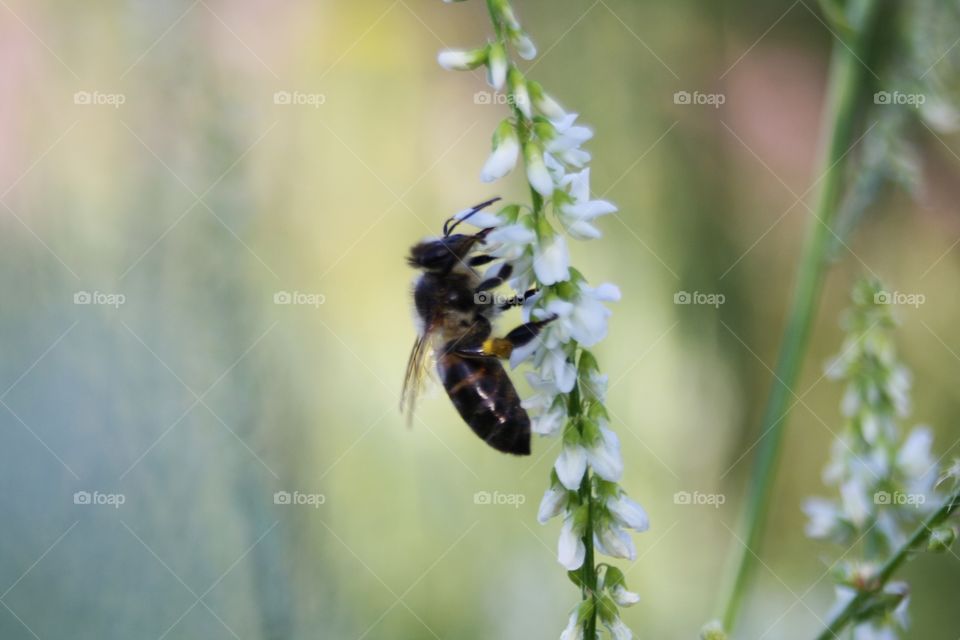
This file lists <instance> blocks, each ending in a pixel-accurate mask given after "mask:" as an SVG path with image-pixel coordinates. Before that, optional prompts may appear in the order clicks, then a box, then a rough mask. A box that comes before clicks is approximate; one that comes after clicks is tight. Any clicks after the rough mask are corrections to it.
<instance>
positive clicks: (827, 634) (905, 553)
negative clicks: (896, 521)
mask: <svg viewBox="0 0 960 640" xmlns="http://www.w3.org/2000/svg"><path fill="white" fill-rule="evenodd" d="M958 508H960V487H957V488H955V489H954V491H953V493H952V494H950V495H949V496H948V497H947V499H946V500H944V502H943V504H941V505H940V508H939V509H937V510H936V511H935V512H933V513H932V514H931V515H930V516H929V517H928V518H927V519H926V520H924V521H923V523H921V524H920V526H918V527H917V528H916V530H915V531H914V532H913V534H912V535H911V536H910V537H909V538H908V539H907V541H906V542H904V543H903V544H902V545H900V548H898V549H897V550H896V551H895V552H894V553H893V555H891V556H890V559H889V560H887V561H886V562H885V563H884V565H883V566H882V567H881V568H880V571H879V572H878V573H877V575H876V577H875V578H874V580H872V581H871V585H870V586H871V589H870V590H863V591H860V592H859V593H857V595H856V596H854V598H853V599H852V600H851V601H850V602H848V603H847V606H845V607H844V608H843V609H842V610H840V611H838V612H837V613H836V614H835V615H834V616H833V618H831V619H830V622H828V623H827V625H826V627H825V628H824V629H823V631H821V632H820V635H818V636H817V640H833V639H834V638H836V637H837V636H838V635H839V634H840V632H841V631H843V629H844V627H846V626H847V625H848V624H849V623H850V622H851V621H852V620H853V618H854V617H855V616H856V614H857V612H858V611H860V609H861V608H862V607H863V605H865V604H866V603H867V602H868V600H869V599H870V597H871V596H872V595H873V594H875V593H877V592H879V591H880V590H882V589H883V587H884V585H886V584H887V581H888V580H890V578H891V577H892V576H893V574H894V573H895V572H896V570H897V569H899V568H900V566H901V565H902V564H903V563H904V562H905V561H906V560H907V558H908V557H909V555H910V554H911V553H912V552H914V551H916V550H917V549H919V548H920V547H921V546H923V545H924V544H925V543H926V542H927V541H928V540H929V539H930V535H931V534H932V533H933V530H934V529H935V528H937V527H938V526H940V525H941V524H943V523H944V522H945V521H946V520H947V518H949V517H950V516H951V515H953V513H954V512H955V511H956V510H957V509H958Z"/></svg>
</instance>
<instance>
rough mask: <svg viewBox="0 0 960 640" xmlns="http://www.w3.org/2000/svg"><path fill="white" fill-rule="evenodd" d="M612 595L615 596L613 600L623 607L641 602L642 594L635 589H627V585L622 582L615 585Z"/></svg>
mask: <svg viewBox="0 0 960 640" xmlns="http://www.w3.org/2000/svg"><path fill="white" fill-rule="evenodd" d="M610 595H611V596H613V601H614V602H616V603H617V604H618V605H619V606H621V607H629V606H631V605H635V604H637V603H638V602H640V595H639V594H636V593H634V592H633V591H627V589H626V587H624V586H623V585H622V584H618V585H617V586H616V587H614V588H613V590H612V591H611V592H610Z"/></svg>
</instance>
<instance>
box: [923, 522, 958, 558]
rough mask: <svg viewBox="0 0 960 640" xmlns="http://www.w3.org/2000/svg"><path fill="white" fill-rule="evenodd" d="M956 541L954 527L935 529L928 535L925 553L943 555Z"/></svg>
mask: <svg viewBox="0 0 960 640" xmlns="http://www.w3.org/2000/svg"><path fill="white" fill-rule="evenodd" d="M956 539H957V530H956V529H955V528H954V527H937V528H936V529H934V530H933V531H932V532H931V533H930V540H929V541H928V542H927V551H933V552H934V553H943V552H944V551H947V550H948V549H949V548H950V546H951V545H952V544H953V541H954V540H956Z"/></svg>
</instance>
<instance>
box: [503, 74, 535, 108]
mask: <svg viewBox="0 0 960 640" xmlns="http://www.w3.org/2000/svg"><path fill="white" fill-rule="evenodd" d="M507 86H508V87H509V89H510V95H511V96H512V98H513V106H514V107H516V108H517V109H518V110H519V111H520V113H522V114H523V115H524V117H526V118H532V117H533V112H532V110H531V109H530V93H529V92H528V91H527V79H526V78H524V77H523V74H522V73H521V72H520V69H517V68H516V67H515V66H513V65H511V66H510V70H509V71H507Z"/></svg>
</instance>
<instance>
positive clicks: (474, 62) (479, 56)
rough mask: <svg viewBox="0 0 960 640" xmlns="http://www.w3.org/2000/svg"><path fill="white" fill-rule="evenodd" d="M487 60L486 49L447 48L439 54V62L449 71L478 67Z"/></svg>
mask: <svg viewBox="0 0 960 640" xmlns="http://www.w3.org/2000/svg"><path fill="white" fill-rule="evenodd" d="M486 61H487V50H486V49H473V50H471V51H461V50H455V49H447V50H446V51H441V52H440V53H439V54H437V62H438V63H439V64H440V66H441V67H443V68H444V69H447V70H448V71H469V70H470V69H476V68H477V67H479V66H480V65H482V64H483V63H485V62H486Z"/></svg>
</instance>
